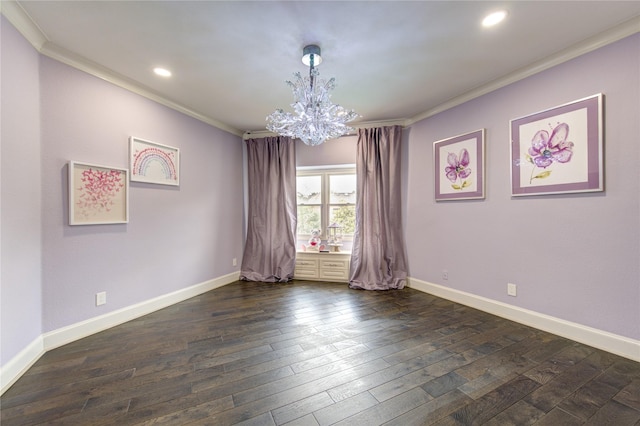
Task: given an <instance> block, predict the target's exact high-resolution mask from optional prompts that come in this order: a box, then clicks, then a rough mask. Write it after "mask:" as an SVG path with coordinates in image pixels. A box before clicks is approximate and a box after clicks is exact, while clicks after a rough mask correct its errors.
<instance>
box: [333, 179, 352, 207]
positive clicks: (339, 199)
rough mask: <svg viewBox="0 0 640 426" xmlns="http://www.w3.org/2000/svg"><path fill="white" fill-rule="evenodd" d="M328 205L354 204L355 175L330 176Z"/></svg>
mask: <svg viewBox="0 0 640 426" xmlns="http://www.w3.org/2000/svg"><path fill="white" fill-rule="evenodd" d="M329 189H330V191H331V195H330V196H329V204H342V203H345V204H347V203H348V204H355V203H356V175H330V176H329Z"/></svg>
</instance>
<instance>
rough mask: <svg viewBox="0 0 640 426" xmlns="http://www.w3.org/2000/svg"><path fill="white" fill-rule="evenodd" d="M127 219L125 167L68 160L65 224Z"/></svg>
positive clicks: (127, 176) (110, 221) (127, 193)
mask: <svg viewBox="0 0 640 426" xmlns="http://www.w3.org/2000/svg"><path fill="white" fill-rule="evenodd" d="M128 222H129V171H128V170H127V169H120V168H117V167H107V166H98V165H95V164H87V163H80V162H77V161H70V162H69V225H97V224H107V223H128Z"/></svg>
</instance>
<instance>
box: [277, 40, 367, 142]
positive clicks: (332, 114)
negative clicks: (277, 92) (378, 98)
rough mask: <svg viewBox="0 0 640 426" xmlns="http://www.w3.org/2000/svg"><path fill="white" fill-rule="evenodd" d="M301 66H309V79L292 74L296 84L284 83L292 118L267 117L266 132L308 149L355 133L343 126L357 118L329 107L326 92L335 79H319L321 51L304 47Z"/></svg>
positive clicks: (350, 112)
mask: <svg viewBox="0 0 640 426" xmlns="http://www.w3.org/2000/svg"><path fill="white" fill-rule="evenodd" d="M302 62H303V63H304V64H305V65H308V66H309V77H304V78H303V77H302V76H301V75H300V73H299V72H296V73H294V74H293V75H294V77H296V81H295V83H294V82H291V81H287V84H288V85H289V87H291V89H292V91H293V97H294V103H292V104H291V106H292V107H293V110H294V111H295V114H292V113H289V112H284V111H283V110H281V109H277V110H275V111H274V112H273V113H271V114H270V115H269V116H267V129H268V130H269V131H271V132H274V133H278V134H280V135H282V136H291V137H294V138H299V139H301V140H302V142H304V143H305V144H307V145H311V146H316V145H320V144H321V143H323V142H324V141H326V140H327V139H335V138H338V137H340V136H342V135H344V134H346V133H349V132H352V131H353V130H354V129H353V128H352V127H349V126H347V125H346V124H345V123H348V122H349V121H352V120H354V119H356V118H358V117H359V115H358V114H357V113H356V112H355V111H353V110H347V109H345V108H343V107H341V106H340V105H335V104H333V103H331V95H330V94H329V92H330V91H331V90H333V89H334V88H335V86H336V79H335V78H332V79H331V80H329V81H325V80H322V79H320V78H319V77H320V73H319V72H318V70H317V69H315V65H320V63H321V62H322V57H321V56H320V47H318V46H316V45H309V46H306V47H305V48H304V50H303V56H302Z"/></svg>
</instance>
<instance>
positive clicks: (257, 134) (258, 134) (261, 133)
mask: <svg viewBox="0 0 640 426" xmlns="http://www.w3.org/2000/svg"><path fill="white" fill-rule="evenodd" d="M406 123H407V120H386V121H369V122H363V123H356V124H352V125H351V127H354V128H355V129H370V128H372V127H387V126H396V125H397V126H402V127H403V128H404V127H406ZM355 135H356V133H347V134H346V135H342V136H340V137H338V138H336V139H340V138H343V137H345V136H355ZM269 136H278V134H277V133H273V132H270V131H268V130H254V131H246V132H244V134H243V135H242V139H243V140H247V139H256V138H266V137H269Z"/></svg>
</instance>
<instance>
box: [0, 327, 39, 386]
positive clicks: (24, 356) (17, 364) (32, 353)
mask: <svg viewBox="0 0 640 426" xmlns="http://www.w3.org/2000/svg"><path fill="white" fill-rule="evenodd" d="M43 354H44V343H43V340H42V335H40V336H38V337H36V338H35V339H34V340H33V342H31V343H29V344H28V345H27V347H25V348H24V349H23V350H21V351H20V353H18V355H16V356H14V357H13V358H11V359H10V360H9V361H8V362H7V363H6V364H5V365H3V366H2V368H0V395H2V394H3V393H4V392H5V391H6V390H7V389H9V388H10V387H11V385H13V384H14V383H15V382H16V380H18V379H19V378H20V376H22V375H23V374H24V373H25V372H26V371H27V370H28V369H29V368H31V366H32V365H33V364H34V363H35V362H36V361H37V360H38V359H40V357H41V356H42V355H43Z"/></svg>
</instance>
